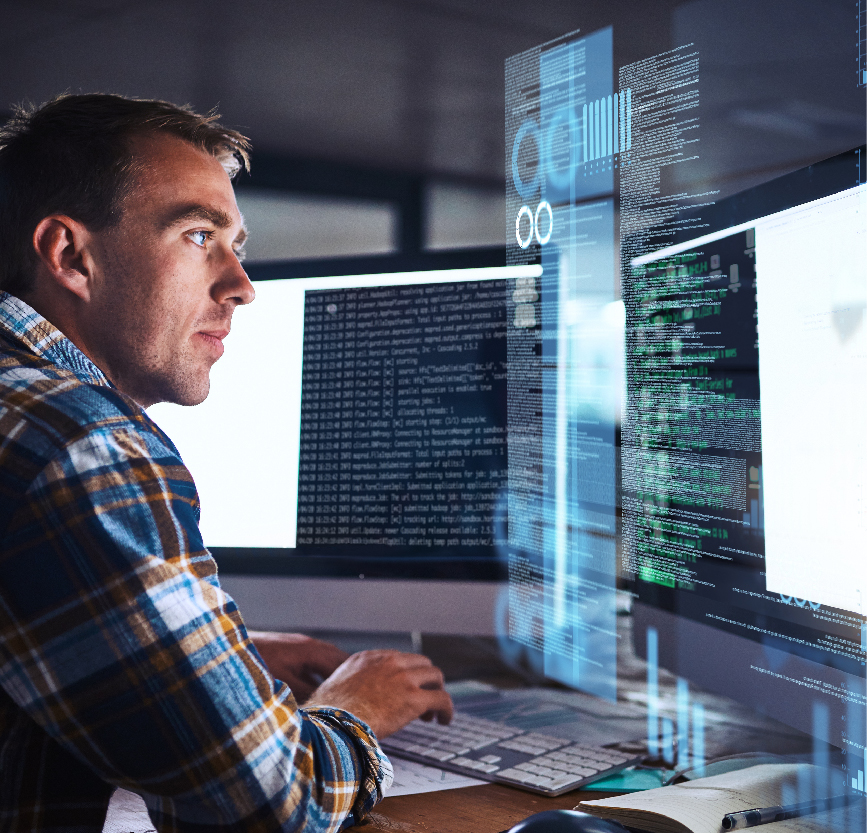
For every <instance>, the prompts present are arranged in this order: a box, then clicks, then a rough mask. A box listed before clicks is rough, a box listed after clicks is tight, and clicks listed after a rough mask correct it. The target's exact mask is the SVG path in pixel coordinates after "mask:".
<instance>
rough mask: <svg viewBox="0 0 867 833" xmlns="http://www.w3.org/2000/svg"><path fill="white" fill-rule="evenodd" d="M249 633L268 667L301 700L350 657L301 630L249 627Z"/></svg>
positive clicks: (298, 700) (300, 701) (334, 646)
mask: <svg viewBox="0 0 867 833" xmlns="http://www.w3.org/2000/svg"><path fill="white" fill-rule="evenodd" d="M248 635H249V637H250V639H252V640H253V644H254V645H255V646H256V650H257V651H258V652H259V654H260V655H261V657H262V659H263V660H265V665H267V666H268V670H269V671H270V672H271V674H273V675H274V676H275V677H276V678H277V679H278V680H283V682H284V683H287V684H288V685H289V688H291V689H292V693H293V694H294V695H295V700H296V701H297V702H298V703H302V702H304V700H306V699H307V698H308V697H309V696H310V695H311V694H312V693H313V690H314V689H315V688H316V686H318V685H319V683H321V682H322V680H324V679H325V678H326V677H329V676H331V674H333V673H334V671H335V670H336V669H337V667H338V666H339V665H340V664H341V663H342V662H344V661H345V660H346V659H347V658H348V657H349V654H347V653H346V651H341V650H340V648H338V647H337V646H336V645H332V644H331V643H330V642H322V641H321V640H319V639H313V638H312V637H310V636H304V635H303V634H300V633H272V632H270V631H248Z"/></svg>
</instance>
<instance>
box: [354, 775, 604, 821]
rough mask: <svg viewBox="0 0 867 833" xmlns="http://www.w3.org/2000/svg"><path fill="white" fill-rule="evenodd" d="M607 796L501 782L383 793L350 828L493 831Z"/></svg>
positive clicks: (601, 793) (597, 793) (589, 792)
mask: <svg viewBox="0 0 867 833" xmlns="http://www.w3.org/2000/svg"><path fill="white" fill-rule="evenodd" d="M609 795H615V793H603V792H591V791H585V790H573V791H572V792H569V793H566V794H565V795H561V796H559V797H558V798H547V797H545V796H541V795H534V794H533V793H528V792H524V791H523V790H517V789H514V788H513V787H505V786H502V785H501V784H481V785H480V786H477V787H464V788H463V789H458V790H441V791H440V792H430V793H421V794H419V795H399V796H394V797H393V798H386V799H384V800H383V801H382V802H381V803H380V804H378V805H377V806H376V808H375V809H374V811H373V813H371V815H370V816H369V818H368V819H367V821H366V822H365V823H364V824H362V825H360V826H359V827H354V828H352V829H353V830H358V831H363V833H376V831H383V833H386V831H387V833H499V831H501V830H508V829H509V828H510V827H511V826H512V825H513V824H516V823H517V822H519V821H520V820H521V819H524V818H526V817H527V816H530V815H532V814H533V813H541V812H542V811H543V810H571V809H572V808H573V807H574V806H575V805H576V804H577V803H578V802H579V801H588V800H592V799H595V798H606V797H607V796H609Z"/></svg>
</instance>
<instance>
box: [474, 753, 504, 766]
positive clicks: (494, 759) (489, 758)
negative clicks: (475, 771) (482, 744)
mask: <svg viewBox="0 0 867 833" xmlns="http://www.w3.org/2000/svg"><path fill="white" fill-rule="evenodd" d="M479 760H480V761H484V762H485V763H486V764H498V763H500V761H502V760H503V759H502V758H501V757H500V756H499V755H483V756H482V757H481V758H479Z"/></svg>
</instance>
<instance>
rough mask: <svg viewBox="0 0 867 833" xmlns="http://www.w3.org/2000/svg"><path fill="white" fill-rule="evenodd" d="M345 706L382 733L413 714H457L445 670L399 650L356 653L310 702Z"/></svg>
mask: <svg viewBox="0 0 867 833" xmlns="http://www.w3.org/2000/svg"><path fill="white" fill-rule="evenodd" d="M305 705H307V706H308V707H309V706H332V707H334V708H339V709H345V710H346V711H348V712H351V713H352V714H354V715H355V716H356V717H358V718H360V719H361V720H363V721H364V722H365V723H366V724H367V725H368V726H370V728H371V729H373V731H374V732H375V733H376V736H377V737H379V738H384V737H388V736H389V735H391V734H394V733H395V732H396V731H397V730H398V729H402V728H403V727H404V726H406V724H407V723H409V722H410V721H411V720H415V718H417V717H422V718H424V719H425V720H431V719H432V718H433V717H434V716H436V717H437V719H438V720H439V722H440V723H448V722H449V721H450V720H451V719H452V712H453V710H454V709H453V706H452V698H451V697H449V695H448V694H447V693H446V692H445V691H444V690H443V675H442V671H440V670H439V668H436V667H435V666H434V665H433V664H432V663H431V661H430V660H429V659H428V658H427V657H423V656H420V655H419V654H402V653H400V652H399V651H362V652H361V653H358V654H353V655H352V656H351V657H349V659H347V660H346V662H344V663H343V664H342V665H341V666H340V667H339V668H338V669H337V670H336V671H335V672H334V673H333V674H332V675H331V676H330V677H329V678H328V679H327V680H326V681H325V682H324V683H322V685H321V686H319V688H317V689H316V691H314V692H313V694H312V695H311V697H310V700H309V701H308V702H307V703H306V704H305Z"/></svg>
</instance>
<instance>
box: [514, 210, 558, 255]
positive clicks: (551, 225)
mask: <svg viewBox="0 0 867 833" xmlns="http://www.w3.org/2000/svg"><path fill="white" fill-rule="evenodd" d="M543 208H544V209H545V210H546V211H547V212H548V233H547V234H546V235H545V239H544V240H543V239H542V235H540V234H539V212H540V211H541V210H542V209H543ZM528 211H529V209H528ZM518 216H519V217H520V214H519V215H518ZM533 225H534V227H535V229H536V239H537V240H538V241H539V245H540V246H544V245H545V244H546V243H547V242H548V241H549V240H550V239H551V233H552V232H553V231H554V212H553V211H552V210H551V203H549V202H548V201H547V200H542V202H540V203H539V207H538V208H537V209H536V218H535V220H534V221H533ZM521 248H522V249H524V248H526V246H521Z"/></svg>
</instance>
